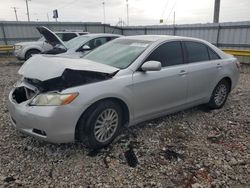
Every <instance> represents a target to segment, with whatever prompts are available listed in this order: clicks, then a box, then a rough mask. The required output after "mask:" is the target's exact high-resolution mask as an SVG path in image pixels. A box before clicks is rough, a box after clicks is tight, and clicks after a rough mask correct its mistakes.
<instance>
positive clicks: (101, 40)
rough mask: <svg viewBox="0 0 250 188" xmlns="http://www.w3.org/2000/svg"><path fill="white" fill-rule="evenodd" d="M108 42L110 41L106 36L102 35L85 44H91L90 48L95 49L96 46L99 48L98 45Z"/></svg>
mask: <svg viewBox="0 0 250 188" xmlns="http://www.w3.org/2000/svg"><path fill="white" fill-rule="evenodd" d="M106 42H108V40H107V38H106V37H100V38H96V39H92V40H90V41H89V42H87V43H86V44H85V45H87V46H89V47H90V49H94V48H97V47H98V46H101V45H103V44H104V43H106Z"/></svg>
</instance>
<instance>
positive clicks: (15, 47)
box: [14, 45, 22, 50]
mask: <svg viewBox="0 0 250 188" xmlns="http://www.w3.org/2000/svg"><path fill="white" fill-rule="evenodd" d="M21 48H22V46H21V45H14V50H20V49H21Z"/></svg>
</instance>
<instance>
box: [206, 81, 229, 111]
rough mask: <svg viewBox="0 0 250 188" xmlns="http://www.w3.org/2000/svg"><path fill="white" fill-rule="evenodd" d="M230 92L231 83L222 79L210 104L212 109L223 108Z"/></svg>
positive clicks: (214, 91)
mask: <svg viewBox="0 0 250 188" xmlns="http://www.w3.org/2000/svg"><path fill="white" fill-rule="evenodd" d="M229 92H230V86H229V83H228V82H227V81H226V80H221V81H220V82H219V83H218V84H217V86H216V87H215V88H214V90H213V93H212V96H211V98H210V101H209V103H208V106H209V107H210V108H211V109H219V108H222V107H223V106H224V104H225V102H226V100H227V97H228V94H229Z"/></svg>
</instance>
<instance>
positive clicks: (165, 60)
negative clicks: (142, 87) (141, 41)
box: [146, 41, 183, 67]
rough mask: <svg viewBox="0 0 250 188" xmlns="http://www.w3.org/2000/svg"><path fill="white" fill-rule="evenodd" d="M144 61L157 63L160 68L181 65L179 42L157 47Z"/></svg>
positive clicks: (181, 56)
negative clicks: (159, 64)
mask: <svg viewBox="0 0 250 188" xmlns="http://www.w3.org/2000/svg"><path fill="white" fill-rule="evenodd" d="M146 61H159V62H161V65H162V67H167V66H172V65H179V64H183V55H182V47H181V42H178V41H174V42H167V43H164V44H162V45H160V46H159V47H157V48H156V49H155V50H154V51H153V52H152V53H151V54H150V55H149V56H148V58H147V59H146Z"/></svg>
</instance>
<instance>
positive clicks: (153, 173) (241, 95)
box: [0, 58, 250, 188]
mask: <svg viewBox="0 0 250 188" xmlns="http://www.w3.org/2000/svg"><path fill="white" fill-rule="evenodd" d="M13 61H14V60H13V59H7V58H6V59H2V61H1V62H0V96H1V102H0V104H1V105H0V187H22V186H23V187H193V188H198V187H250V166H249V165H250V134H249V133H250V67H249V66H248V67H243V71H242V74H241V79H240V83H239V84H238V86H237V88H236V89H235V90H234V91H233V92H232V93H231V94H230V96H229V99H228V101H227V103H226V105H225V106H224V108H222V109H219V110H214V111H208V110H207V109H206V108H205V107H203V106H200V107H196V108H192V109H189V110H185V111H182V112H179V113H176V114H173V115H169V116H166V117H162V118H159V119H156V120H153V121H149V122H145V123H142V124H140V125H138V126H136V127H133V128H131V129H129V130H127V131H126V133H125V134H124V135H123V136H122V137H120V139H119V140H117V142H116V143H115V144H113V145H112V146H111V147H108V148H106V149H103V150H101V151H89V150H88V149H87V148H85V147H84V146H83V145H81V144H79V143H75V144H60V145H54V144H49V143H46V142H43V141H39V140H36V139H34V138H32V137H30V136H26V135H24V134H21V133H19V132H17V131H16V130H15V129H14V128H13V127H12V125H11V123H10V121H9V116H8V111H7V108H6V99H7V94H8V92H9V90H10V89H11V86H12V84H13V83H14V82H15V81H16V80H17V79H18V76H17V70H18V69H19V67H20V64H17V63H13ZM10 62H11V63H10ZM128 148H132V149H131V150H132V151H134V153H135V155H136V156H137V159H138V162H139V164H138V165H137V166H136V167H134V168H133V167H130V166H129V165H128V161H127V160H126V158H125V157H124V152H126V151H128V150H129V149H128ZM132 162H133V161H132ZM134 162H136V160H134Z"/></svg>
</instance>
